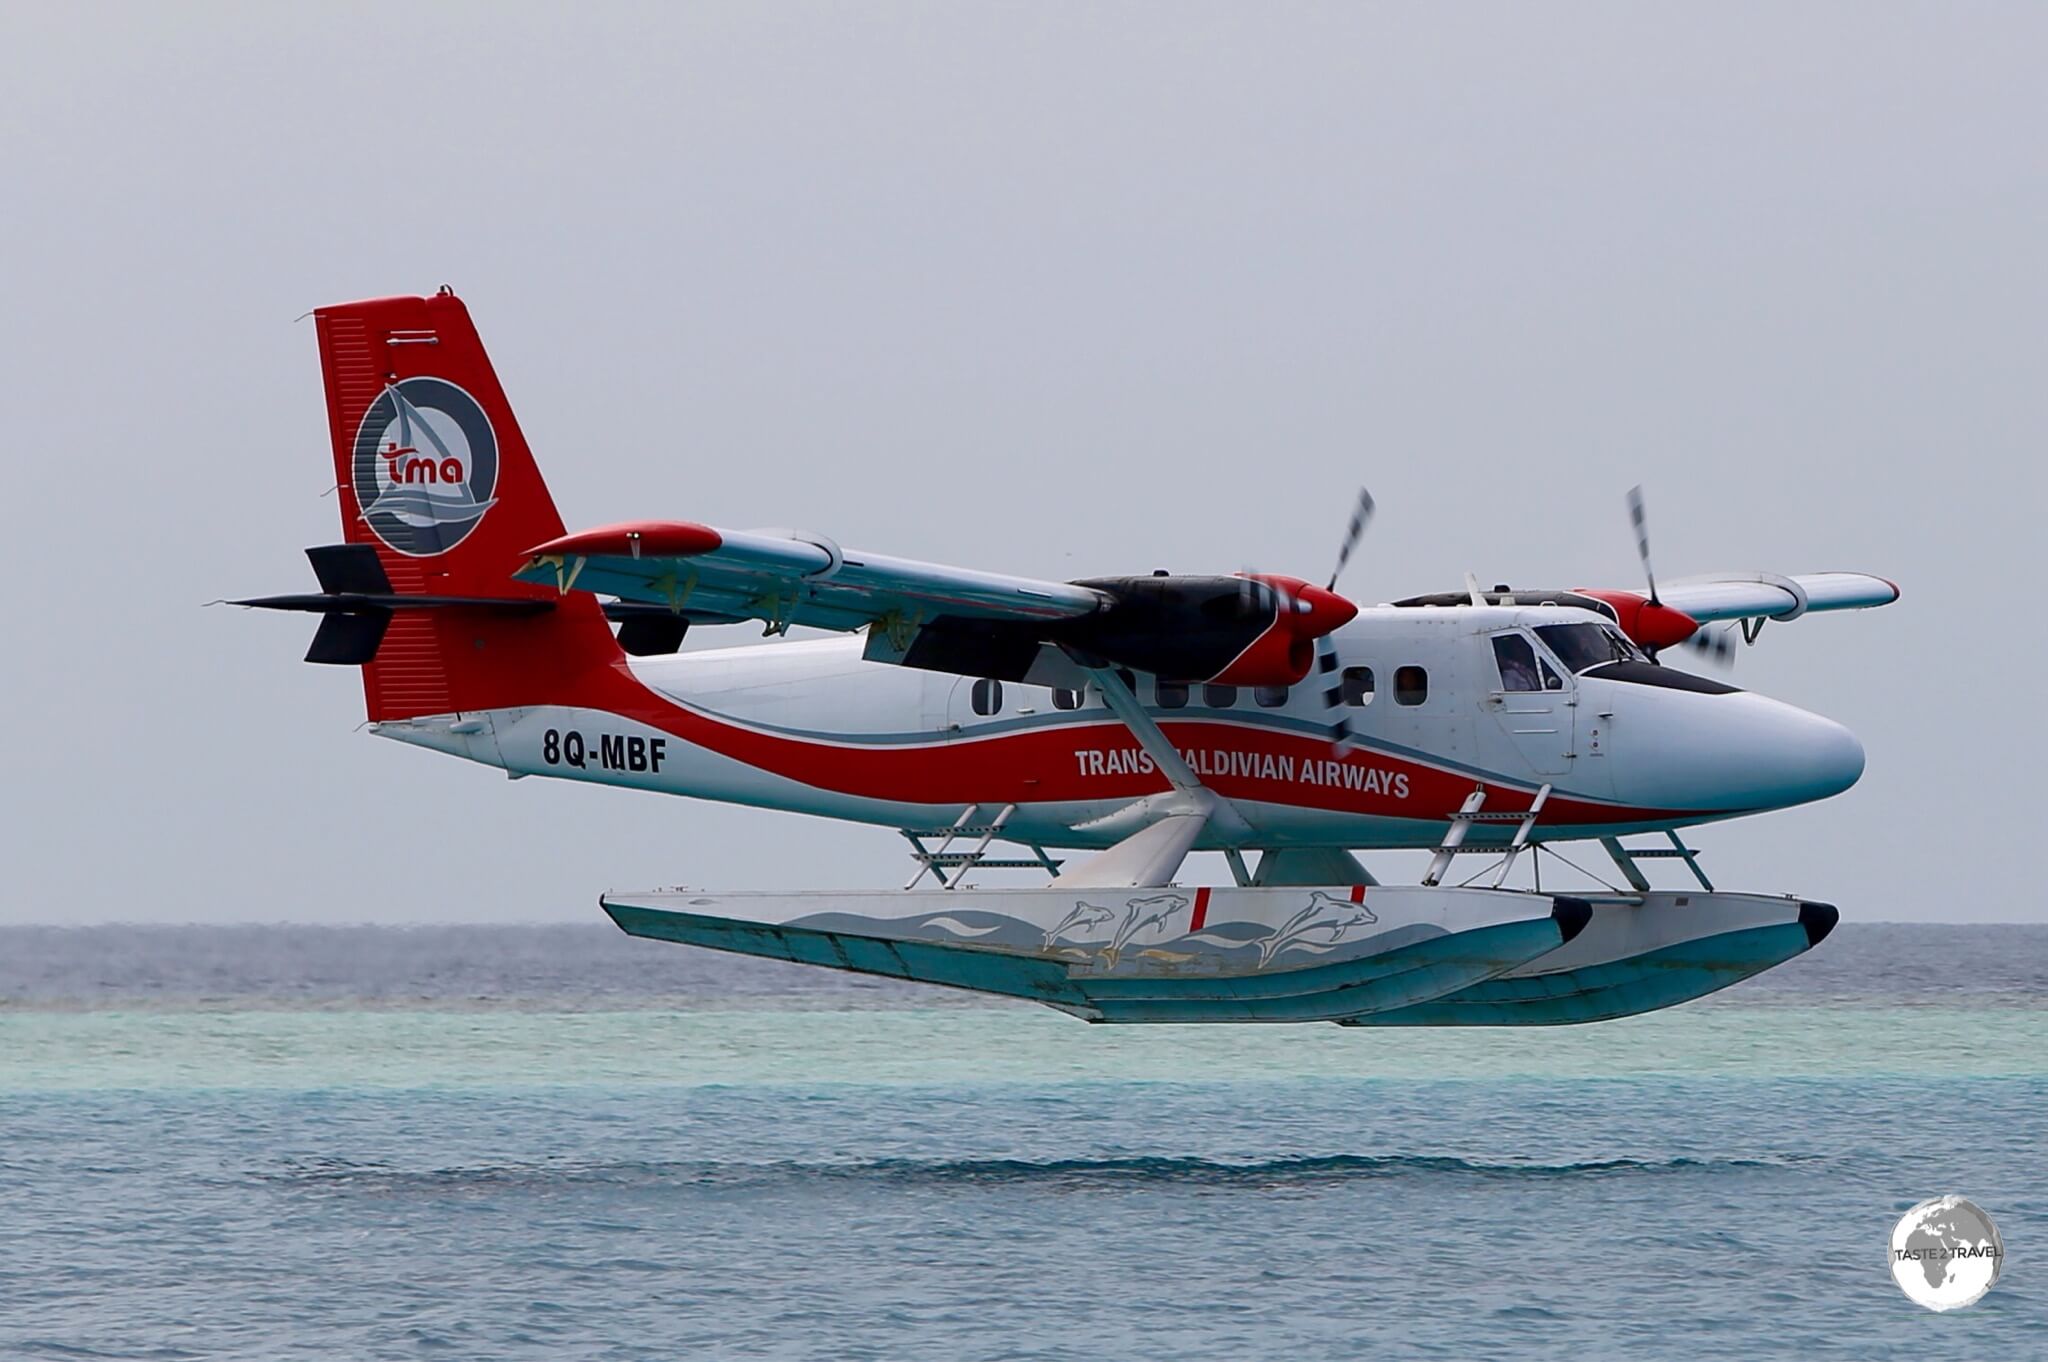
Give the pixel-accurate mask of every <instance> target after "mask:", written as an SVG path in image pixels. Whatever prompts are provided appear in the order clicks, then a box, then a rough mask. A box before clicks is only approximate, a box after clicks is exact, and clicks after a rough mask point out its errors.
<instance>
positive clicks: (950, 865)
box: [901, 804, 1060, 889]
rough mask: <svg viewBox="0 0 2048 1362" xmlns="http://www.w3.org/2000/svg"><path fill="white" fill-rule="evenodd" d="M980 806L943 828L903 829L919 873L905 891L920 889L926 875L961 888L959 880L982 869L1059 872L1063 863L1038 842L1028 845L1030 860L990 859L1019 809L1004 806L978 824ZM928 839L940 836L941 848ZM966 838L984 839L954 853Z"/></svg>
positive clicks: (911, 879) (955, 887) (964, 810)
mask: <svg viewBox="0 0 2048 1362" xmlns="http://www.w3.org/2000/svg"><path fill="white" fill-rule="evenodd" d="M981 807H982V806H981V805H979V804H969V805H968V806H967V807H966V808H964V809H962V810H960V816H959V817H958V818H955V819H954V820H953V821H952V822H950V823H948V824H947V825H946V826H944V827H942V828H903V829H901V831H902V833H903V836H904V839H905V840H906V841H908V842H909V843H910V845H911V848H912V850H911V853H910V855H911V858H912V859H913V860H915V861H916V862H917V873H916V874H915V875H912V876H911V877H910V883H908V884H906V885H904V886H903V887H904V888H905V889H915V888H917V886H918V885H919V884H920V883H921V882H922V881H923V880H924V877H925V876H926V875H930V876H931V877H932V878H933V879H935V880H937V881H938V882H939V884H940V885H941V886H942V887H943V888H946V889H957V888H959V887H960V883H961V878H960V877H961V876H962V875H963V874H964V873H965V872H967V871H969V870H974V869H979V868H982V867H986V868H988V869H990V870H1043V871H1045V872H1046V873H1047V874H1048V875H1057V874H1059V873H1060V862H1058V861H1056V860H1054V859H1053V858H1052V857H1050V856H1048V855H1046V854H1045V848H1043V847H1041V846H1038V845H1036V844H1035V843H1029V842H1027V843H1025V845H1026V846H1027V847H1029V848H1030V851H1031V859H1030V860H1020V859H1016V858H1014V857H992V856H990V855H989V854H988V849H989V845H990V843H992V842H994V841H995V839H996V835H997V834H998V833H1000V832H1001V831H1002V830H1003V827H1004V825H1005V824H1007V823H1008V822H1009V821H1010V816H1011V815H1012V814H1014V813H1016V812H1017V806H1016V805H1015V804H1005V805H1003V807H1002V808H1001V809H1000V810H999V811H998V812H997V813H996V816H995V817H994V818H991V819H988V820H987V821H985V822H981V821H977V820H976V818H975V815H976V814H978V813H980V812H981ZM927 837H937V838H940V839H941V840H940V842H939V844H938V846H936V847H928V846H926V845H925V843H924V839H925V838H927ZM963 837H979V838H980V839H981V840H980V841H979V842H977V843H976V844H975V845H974V847H973V848H972V849H971V850H968V851H954V850H952V849H951V848H952V845H953V843H955V842H957V841H959V840H960V839H961V838H963ZM949 870H950V871H952V872H953V873H952V874H951V875H948V874H947V873H946V872H947V871H949Z"/></svg>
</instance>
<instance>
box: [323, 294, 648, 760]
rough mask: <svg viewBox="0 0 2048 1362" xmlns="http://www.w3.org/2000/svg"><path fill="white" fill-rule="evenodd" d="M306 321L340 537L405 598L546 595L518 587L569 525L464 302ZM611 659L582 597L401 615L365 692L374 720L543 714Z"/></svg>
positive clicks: (367, 307)
mask: <svg viewBox="0 0 2048 1362" xmlns="http://www.w3.org/2000/svg"><path fill="white" fill-rule="evenodd" d="M313 317H314V323H315V325H316V326H317V327H318V328H319V333H320V364H321V368H322V370H323V371H324V373H325V375H326V380H327V419H328V423H329V425H330V427H331V429H332V433H333V439H334V468H335V478H336V481H337V482H339V483H340V485H341V490H340V498H341V518H342V534H343V536H344V537H345V538H346V539H347V540H348V541H349V542H350V543H354V544H369V545H371V546H373V547H374V548H375V549H376V551H377V557H378V560H379V561H380V562H381V563H382V564H383V565H384V571H385V574H386V575H387V576H388V577H389V578H390V579H391V588H392V590H393V591H394V592H396V593H397V594H399V595H426V596H479V597H499V598H504V597H535V598H541V599H548V600H554V596H555V593H554V592H552V591H549V590H547V589H546V588H544V587H535V586H532V585H530V584H526V583H521V582H515V581H513V580H512V578H511V574H512V573H513V572H514V571H515V570H516V569H517V568H518V567H519V566H520V564H521V563H522V562H523V561H524V553H525V550H527V549H529V548H531V547H533V546H534V545H535V544H540V543H545V542H546V541H548V540H550V539H553V538H555V537H557V536H559V535H560V534H561V533H562V532H563V527H562V518H561V516H560V515H559V514H558V513H557V512H556V510H555V503H554V499H553V498H552V497H550V496H549V495H548V489H547V484H546V483H544V482H543V481H542V480H541V476H540V469H539V468H538V467H537V466H536V465H535V464H534V461H533V455H532V453H531V452H530V451H529V450H528V449H527V447H526V437H525V436H523V435H521V434H520V432H519V423H518V422H517V421H516V420H514V419H513V416H512V408H511V405H510V404H509V403H507V402H506V400H505V392H504V389H502V388H500V387H499V386H498V376H497V375H496V374H495V373H494V372H492V370H491V361H490V359H489V357H488V356H486V355H485V354H484V347H483V343H482V342H481V341H480V340H478V339H477V334H476V327H475V326H474V325H473V324H472V323H471V322H470V320H469V311H468V309H466V308H464V307H463V305H462V300H461V299H459V298H457V297H456V296H455V295H454V294H453V293H450V292H448V291H447V290H445V289H444V290H443V291H442V292H440V293H438V294H436V295H435V296H434V297H431V298H377V299H372V300H370V301H367V302H360V303H343V304H341V305H339V306H336V307H325V308H321V309H319V310H318V311H316V312H315V313H314V314H313ZM618 656H619V652H618V648H617V645H616V644H614V642H613V641H612V636H611V630H610V628H609V627H608V626H607V625H606V623H605V620H604V615H603V611H602V609H601V608H600V607H599V605H598V604H597V602H596V600H595V599H594V598H592V597H591V596H589V595H588V594H586V593H574V594H571V595H569V596H567V597H564V598H563V599H561V600H559V601H555V608H554V609H553V610H551V611H549V612H547V613H545V614H541V615H532V616H524V617H513V618H507V617H504V616H501V615H500V616H493V615H490V614H486V613H484V612H480V611H474V610H463V609H459V608H458V609H435V610H401V611H399V612H397V614H396V615H395V616H394V618H393V619H392V621H391V626H390V628H389V630H388V631H387V632H386V633H385V636H384V640H383V644H382V646H381V647H380V648H379V649H378V651H377V656H376V660H375V661H373V662H370V663H368V664H367V665H365V666H364V668H363V690H364V695H365V698H366V700H367V702H368V705H369V710H370V717H371V718H372V719H403V718H412V717H414V716H417V715H422V714H450V713H454V712H457V711H460V710H481V709H499V708H504V707H507V706H512V705H529V704H538V703H543V702H545V701H547V700H549V699H551V698H557V697H559V696H560V695H562V694H563V693H564V691H565V690H566V685H565V683H566V681H567V679H568V678H569V677H571V676H573V675H574V674H576V673H578V672H581V671H584V670H586V669H587V668H589V667H592V666H598V665H603V664H605V663H608V662H610V661H613V660H615V659H616V658H617V657H618Z"/></svg>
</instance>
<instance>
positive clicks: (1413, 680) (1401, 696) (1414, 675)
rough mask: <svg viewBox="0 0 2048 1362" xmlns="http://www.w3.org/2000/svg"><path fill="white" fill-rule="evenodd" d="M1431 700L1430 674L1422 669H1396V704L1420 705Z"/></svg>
mask: <svg viewBox="0 0 2048 1362" xmlns="http://www.w3.org/2000/svg"><path fill="white" fill-rule="evenodd" d="M1428 698H1429V673H1428V672H1426V671H1424V670H1423V669H1422V668H1420V667H1397V668H1395V669H1394V703H1395V704H1397V705H1419V704H1421V703H1422V702H1423V701H1424V700H1427V699H1428Z"/></svg>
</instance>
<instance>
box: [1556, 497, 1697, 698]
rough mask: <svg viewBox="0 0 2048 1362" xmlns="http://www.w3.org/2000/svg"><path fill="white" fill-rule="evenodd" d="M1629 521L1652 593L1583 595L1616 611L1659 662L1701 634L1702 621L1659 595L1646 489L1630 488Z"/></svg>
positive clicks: (1624, 629)
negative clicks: (1662, 653)
mask: <svg viewBox="0 0 2048 1362" xmlns="http://www.w3.org/2000/svg"><path fill="white" fill-rule="evenodd" d="M1628 520H1629V525H1630V527H1631V528H1632V529H1633V530H1634V531H1635V536H1636V557H1637V558H1639V559H1641V560H1642V564H1643V580H1644V582H1645V583H1647V584H1648V586H1649V588H1650V592H1649V594H1648V595H1647V596H1645V595H1643V594H1642V593H1640V592H1635V591H1584V592H1581V593H1580V594H1581V595H1585V596H1591V597H1593V598H1594V599H1595V600H1599V601H1604V602H1605V603H1606V604H1607V605H1608V606H1609V608H1611V609H1612V610H1613V611H1614V619H1615V623H1617V624H1619V625H1620V626H1621V631H1622V632H1623V633H1624V634H1627V635H1628V636H1629V637H1630V638H1632V639H1634V640H1635V642H1636V643H1637V645H1638V646H1640V647H1641V648H1642V650H1643V651H1644V652H1645V653H1648V654H1649V656H1650V660H1651V661H1652V662H1655V661H1656V660H1657V653H1658V651H1659V650H1660V649H1664V648H1670V647H1673V646H1675V645H1677V644H1680V643H1683V642H1685V641H1686V640H1687V639H1689V638H1691V637H1692V636H1693V635H1694V634H1696V633H1698V632H1699V627H1700V626H1699V621H1698V620H1695V619H1694V618H1693V617H1692V616H1690V615H1688V614H1686V613H1685V612H1684V611H1682V610H1673V609H1672V608H1671V607H1670V606H1668V605H1666V604H1664V601H1663V599H1662V598H1661V597H1659V596H1658V594H1657V573H1656V570H1655V569H1654V568H1652V567H1651V566H1650V522H1649V515H1648V513H1647V512H1646V510H1645V508H1644V502H1643V489H1642V488H1641V487H1631V488H1629V489H1628Z"/></svg>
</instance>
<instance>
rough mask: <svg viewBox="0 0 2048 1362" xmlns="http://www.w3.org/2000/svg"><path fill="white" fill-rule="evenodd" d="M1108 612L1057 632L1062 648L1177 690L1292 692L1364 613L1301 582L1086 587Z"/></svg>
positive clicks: (1117, 582) (1112, 580) (1198, 580)
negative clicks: (1212, 684)
mask: <svg viewBox="0 0 2048 1362" xmlns="http://www.w3.org/2000/svg"><path fill="white" fill-rule="evenodd" d="M1079 585H1081V586H1088V587H1093V588H1095V589H1096V590H1098V591H1101V592H1103V593H1104V594H1106V595H1108V596H1111V597H1112V598H1114V600H1115V602H1116V603H1115V604H1114V605H1112V606H1111V607H1110V608H1109V609H1107V610H1104V611H1102V612H1101V613H1099V614H1096V615H1090V616H1088V617H1086V618H1083V619H1078V620H1073V621H1069V622H1066V623H1063V624H1062V625H1060V626H1058V627H1057V628H1056V630H1055V631H1054V632H1055V633H1056V634H1057V635H1058V637H1059V640H1060V641H1061V642H1063V643H1070V644H1072V645H1074V646H1076V647H1080V648H1084V649H1086V650H1087V651H1089V652H1092V653H1094V654H1096V655H1098V656H1100V657H1103V658H1105V659H1107V660H1109V661H1111V662H1114V663H1117V664H1118V665H1120V666H1125V667H1130V668H1132V669H1134V670H1136V671H1145V672H1151V673H1153V674H1154V675H1157V676H1164V677H1168V678H1170V679H1172V680H1175V681H1216V682H1220V683H1223V684H1226V685H1239V686H1292V685H1295V684H1298V683H1299V682H1300V681H1302V680H1303V679H1304V678H1306V677H1307V676H1308V674H1309V672H1310V670H1311V669H1312V668H1313V667H1314V666H1315V641H1316V640H1317V639H1318V638H1321V637H1322V636H1323V635H1324V634H1327V633H1329V632H1331V631H1332V630H1334V629H1338V628H1341V627H1343V626H1344V625H1345V624H1347V623H1349V622H1350V621H1351V619H1352V618H1353V617H1354V616H1356V615H1357V614H1358V607H1357V606H1355V605H1353V604H1352V603H1351V602H1350V601H1347V600H1345V599H1344V598H1343V597H1342V596H1339V595H1338V594H1337V593H1336V592H1334V591H1328V590H1325V589H1324V588H1322V587H1319V586H1316V585H1314V584H1313V583H1310V582H1305V581H1302V580H1301V579H1300V578H1297V577H1277V576H1267V575H1263V574H1261V575H1258V576H1241V577H1159V576H1154V577H1100V578H1093V579H1090V580H1087V581H1083V582H1081V583H1079Z"/></svg>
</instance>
